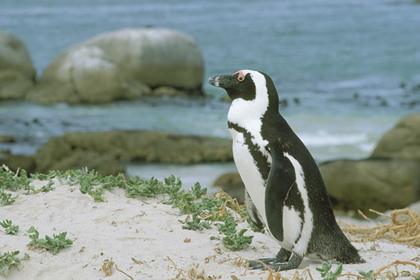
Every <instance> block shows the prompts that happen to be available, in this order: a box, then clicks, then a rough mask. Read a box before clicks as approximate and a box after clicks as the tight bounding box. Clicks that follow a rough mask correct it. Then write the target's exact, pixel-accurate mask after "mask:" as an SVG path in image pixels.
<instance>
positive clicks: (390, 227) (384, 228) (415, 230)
mask: <svg viewBox="0 0 420 280" xmlns="http://www.w3.org/2000/svg"><path fill="white" fill-rule="evenodd" d="M369 211H371V212H373V213H375V214H377V215H380V216H382V217H386V218H388V219H389V220H390V222H389V223H384V224H383V223H375V222H373V221H372V220H371V219H369V218H367V217H366V215H364V214H363V213H362V212H361V211H359V214H361V215H362V217H364V218H365V219H367V220H369V221H371V222H373V223H375V226H373V227H360V226H355V225H346V226H343V227H341V229H342V230H343V231H344V232H346V233H349V234H351V235H353V236H354V237H356V238H360V239H361V240H359V241H362V242H364V241H376V240H379V239H387V240H389V241H391V242H395V243H405V244H407V245H411V246H416V247H420V214H419V213H416V212H414V211H412V210H409V209H407V208H406V209H398V210H394V211H392V212H391V213H390V215H389V216H388V215H386V214H384V213H380V212H377V211H375V210H369Z"/></svg>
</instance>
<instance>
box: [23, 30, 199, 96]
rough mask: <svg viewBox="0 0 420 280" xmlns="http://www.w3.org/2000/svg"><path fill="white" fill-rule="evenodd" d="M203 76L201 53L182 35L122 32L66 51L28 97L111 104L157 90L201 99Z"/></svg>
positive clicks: (175, 33) (138, 31) (143, 31)
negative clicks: (180, 91)
mask: <svg viewBox="0 0 420 280" xmlns="http://www.w3.org/2000/svg"><path fill="white" fill-rule="evenodd" d="M203 73H204V62H203V58H202V55H201V52H200V50H199V48H198V47H197V45H196V43H195V41H194V40H193V39H192V38H191V37H189V36H187V35H186V34H183V33H180V32H178V31H174V30H170V29H158V28H145V29H124V30H119V31H115V32H110V33H106V34H103V35H99V36H97V37H94V38H92V39H90V40H88V41H86V42H83V43H81V44H78V45H76V46H73V47H71V48H69V49H68V50H66V51H64V52H63V53H62V54H60V55H59V56H58V57H56V58H55V59H54V60H53V62H52V63H51V64H50V65H49V66H48V68H47V69H46V70H45V72H44V73H43V75H42V77H41V79H40V81H39V83H38V84H37V86H36V87H35V88H34V89H33V90H31V91H30V92H29V94H28V96H27V99H28V100H30V101H34V102H41V103H51V102H67V103H98V102H109V101H113V100H130V99H136V98H139V97H141V96H144V95H151V94H152V93H153V92H152V89H154V88H158V87H171V88H174V89H177V90H182V92H188V93H191V94H196V95H197V94H198V95H202V90H201V86H202V80H203ZM166 91H168V90H166ZM169 92H171V93H172V94H173V93H174V92H175V93H176V90H169Z"/></svg>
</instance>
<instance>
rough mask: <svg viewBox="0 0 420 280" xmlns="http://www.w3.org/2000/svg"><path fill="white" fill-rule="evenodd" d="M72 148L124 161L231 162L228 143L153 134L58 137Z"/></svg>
mask: <svg viewBox="0 0 420 280" xmlns="http://www.w3.org/2000/svg"><path fill="white" fill-rule="evenodd" d="M61 140H62V141H64V142H65V143H66V144H67V145H69V146H70V147H72V148H73V149H81V150H88V151H95V152H97V153H100V154H108V155H111V156H112V157H114V158H117V159H120V160H122V161H128V162H143V163H152V162H153V163H173V164H192V163H200V162H226V161H231V160H232V158H233V156H232V151H231V141H230V140H228V139H222V138H216V137H204V136H190V135H180V134H172V133H166V132H153V131H109V132H83V133H77V132H75V133H67V134H65V135H63V137H62V138H61Z"/></svg>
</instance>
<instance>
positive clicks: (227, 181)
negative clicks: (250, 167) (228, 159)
mask: <svg viewBox="0 0 420 280" xmlns="http://www.w3.org/2000/svg"><path fill="white" fill-rule="evenodd" d="M213 186H214V187H220V188H221V189H222V190H223V191H224V192H225V193H227V194H229V195H230V196H231V197H233V198H236V199H237V200H238V202H239V203H240V204H244V203H245V185H244V183H243V182H242V179H241V176H240V175H239V174H238V173H227V174H223V175H222V176H220V177H219V178H217V179H216V181H214V183H213Z"/></svg>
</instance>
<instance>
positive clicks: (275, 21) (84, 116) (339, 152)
mask: <svg viewBox="0 0 420 280" xmlns="http://www.w3.org/2000/svg"><path fill="white" fill-rule="evenodd" d="M128 27H130V28H144V27H148V28H171V29H174V30H177V31H180V32H183V33H185V34H187V35H189V36H191V37H192V38H194V39H195V41H196V44H197V46H198V48H199V49H200V50H201V52H202V56H203V60H204V75H203V82H202V88H203V92H204V94H205V97H204V98H203V97H201V98H191V97H150V98H140V99H137V100H126V101H124V100H122V101H114V102H108V103H100V104H99V103H98V104H67V103H53V104H46V105H42V104H38V103H33V102H26V101H16V100H4V101H1V102H0V135H6V136H10V137H11V139H12V140H11V141H4V142H3V143H0V149H1V150H2V152H4V153H6V152H7V153H11V154H20V155H28V156H29V155H32V154H34V153H35V152H36V151H37V150H38V149H39V148H40V147H41V146H42V145H43V144H44V143H46V142H47V141H48V140H49V139H50V138H51V137H54V136H60V135H62V134H63V133H65V132H70V131H73V132H74V131H81V132H85V131H115V130H150V131H165V132H170V133H178V134H183V135H201V136H212V137H222V138H226V139H229V138H230V135H229V132H228V129H227V126H226V115H227V111H228V108H229V103H228V102H224V101H221V98H222V97H224V96H225V92H224V91H223V90H221V89H217V88H214V87H211V86H210V85H208V83H207V79H208V77H210V76H213V75H219V74H231V73H234V72H236V71H237V70H240V69H253V70H260V71H263V72H266V73H267V74H269V75H270V76H271V77H272V79H273V80H274V82H275V84H276V86H277V90H278V92H279V96H280V99H281V100H282V105H281V107H280V111H281V113H282V115H283V116H284V117H285V118H286V120H288V122H289V123H290V125H291V126H292V128H293V129H294V130H295V132H296V133H297V134H298V136H299V137H300V138H301V139H302V140H303V142H304V143H305V144H306V145H307V146H308V148H309V149H310V151H311V152H312V153H313V155H314V157H315V159H316V160H317V161H318V162H322V161H326V160H332V159H337V158H352V159H358V158H364V157H367V156H368V155H369V154H370V153H371V152H372V150H373V148H374V147H375V145H376V143H377V141H378V140H379V139H380V137H381V136H382V135H383V134H384V133H385V132H386V131H387V130H389V129H391V128H392V127H393V126H394V125H395V124H396V122H397V121H398V120H399V119H400V118H401V117H403V116H405V115H407V114H411V113H416V112H417V113H418V112H420V32H419V30H420V4H418V3H416V2H415V1H414V0H390V1H387V0H371V1H363V0H342V1H333V0H319V1H313V0H301V1H295V0H283V1H269V0H264V1H250V0H248V1H239V0H231V1H223V0H212V1H199V0H191V1H187V0H185V1H161V0H154V1H134V0H132V1H111V0H102V1H99V0H98V1H92V0H83V1H82V0H75V1H52V0H38V1H31V0H20V1H14V0H2V1H1V2H0V30H2V31H4V32H7V33H10V34H13V35H14V36H16V37H18V38H19V39H20V40H22V41H23V42H24V43H25V44H26V46H27V48H28V51H29V54H30V56H31V59H32V61H33V64H34V67H35V70H36V77H37V78H36V79H39V78H40V77H41V76H42V74H43V72H44V71H45V70H46V69H47V67H48V66H49V65H50V63H51V62H52V61H53V60H54V59H55V58H56V57H57V56H58V55H59V54H60V53H62V52H63V51H65V50H66V49H68V48H69V47H71V46H72V45H75V44H78V43H80V42H83V41H86V40H88V39H90V38H92V37H94V36H96V35H99V34H102V33H106V32H111V31H115V30H119V29H124V28H128ZM126 168H127V171H126V172H127V174H128V175H131V176H132V175H139V176H140V177H144V178H150V177H151V176H155V177H158V178H163V177H166V176H169V175H170V174H174V175H176V176H180V177H181V178H182V179H183V181H184V183H185V184H186V185H187V187H190V186H191V185H192V184H193V183H194V182H195V181H200V182H201V183H202V185H204V186H209V185H211V184H212V183H213V181H214V180H215V178H217V177H218V176H219V175H221V174H224V173H227V172H234V171H235V166H234V164H233V163H232V162H227V163H200V164H195V165H179V164H159V163H153V164H142V163H127V165H126Z"/></svg>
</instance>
